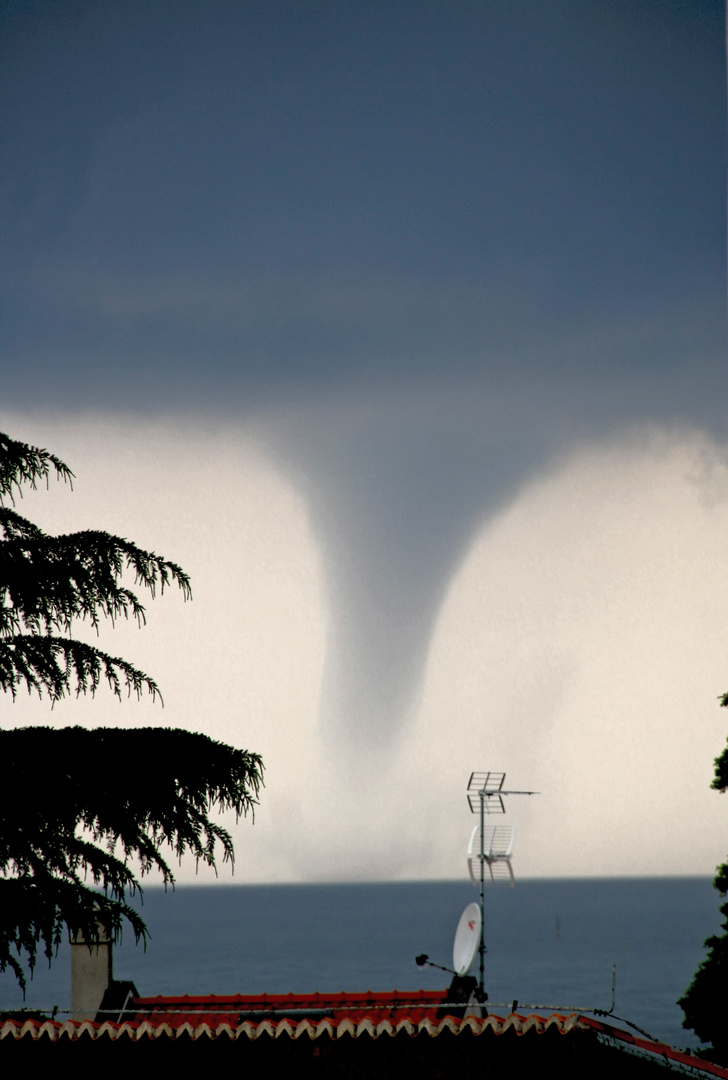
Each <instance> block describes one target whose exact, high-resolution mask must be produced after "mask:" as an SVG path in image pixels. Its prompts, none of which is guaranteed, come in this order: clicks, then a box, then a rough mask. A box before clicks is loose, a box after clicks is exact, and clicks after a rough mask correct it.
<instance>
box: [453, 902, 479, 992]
mask: <svg viewBox="0 0 728 1080" xmlns="http://www.w3.org/2000/svg"><path fill="white" fill-rule="evenodd" d="M480 926H481V919H480V904H468V906H467V907H466V908H465V911H464V912H463V913H462V915H461V916H460V922H459V923H458V928H457V930H456V931H455V941H454V943H453V947H452V966H453V968H454V970H455V974H456V975H467V973H468V972H469V971H470V965H471V964H472V962H473V960H474V959H475V954H476V952H477V951H478V946H479V945H480Z"/></svg>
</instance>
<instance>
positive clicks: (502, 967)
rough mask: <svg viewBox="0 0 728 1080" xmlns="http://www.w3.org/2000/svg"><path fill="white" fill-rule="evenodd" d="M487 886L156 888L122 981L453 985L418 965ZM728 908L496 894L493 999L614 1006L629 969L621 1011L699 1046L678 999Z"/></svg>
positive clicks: (617, 1009) (46, 1003)
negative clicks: (144, 932) (146, 934)
mask: <svg viewBox="0 0 728 1080" xmlns="http://www.w3.org/2000/svg"><path fill="white" fill-rule="evenodd" d="M477 897H478V893H477V891H476V890H474V889H473V888H472V886H471V885H470V884H469V883H466V882H450V881H439V882H433V881H428V882H401V883H384V884H345V885H335V884H327V885H318V884H317V885H217V886H189V885H185V886H179V887H178V888H177V889H176V890H175V891H168V892H165V891H164V890H163V889H160V888H152V887H149V888H147V889H145V891H144V903H143V906H142V908H141V911H142V914H143V917H144V919H145V921H146V922H147V925H148V927H149V930H150V935H151V936H150V938H149V941H148V944H147V948H146V950H144V949H143V948H142V947H141V946H135V945H134V940H133V935H132V934H131V932H130V931H129V932H127V934H126V935H125V937H124V940H123V942H122V944H121V945H120V946H117V947H116V949H115V952H114V976H115V977H116V978H117V979H131V980H133V982H134V983H135V984H136V987H137V989H138V990H139V992H140V993H141V994H142V995H145V996H152V995H155V994H174V995H177V994H191V995H204V994H233V993H241V994H258V993H288V992H291V991H293V992H298V993H307V992H312V991H315V990H319V991H340V990H347V991H361V990H393V989H397V990H400V991H407V990H416V989H420V988H422V989H435V988H442V989H444V988H445V987H447V985H448V982H449V977H448V975H447V973H446V972H443V971H440V970H438V969H436V968H433V967H425V968H418V967H417V966H416V964H415V956H416V955H418V954H421V953H427V954H429V957H430V960H432V961H434V962H435V963H438V964H442V965H444V966H446V967H449V966H451V965H452V940H453V936H454V932H455V928H456V926H457V922H458V919H459V917H460V914H461V911H462V909H463V908H464V907H465V905H466V904H468V903H470V902H471V901H473V900H476V899H477ZM718 903H719V897H718V894H717V893H716V892H715V891H714V890H713V889H712V887H711V882H710V879H708V878H628V879H615V878H609V879H603V880H596V879H589V880H573V879H569V880H531V881H529V880H520V881H519V882H518V884H517V886H516V888H515V889H510V888H507V887H505V888H504V887H498V888H495V889H491V890H487V891H486V900H485V912H486V945H487V954H486V958H485V988H486V990H487V992H488V995H489V1005H490V1007H491V1008H492V1011H494V1012H497V1013H503V1012H507V1011H509V1009H510V1006H511V1004H512V1003H513V1001H515V1000H517V1001H518V1002H519V1005H518V1008H519V1011H524V1010H525V1011H533V1008H534V1007H541V1008H544V1009H546V1010H547V1011H551V1010H553V1009H558V1010H563V1009H567V1010H569V1011H570V1010H572V1009H580V1010H586V1009H605V1010H606V1009H608V1008H609V1007H610V1003H611V980H612V966H613V965H616V994H615V1006H614V1015H615V1016H616V1017H619V1018H620V1019H619V1021H617V1020H615V1021H614V1022H615V1023H618V1026H625V1025H624V1021H629V1022H631V1023H632V1024H635V1025H637V1026H638V1027H640V1028H642V1029H643V1030H644V1031H646V1032H648V1033H649V1034H650V1035H652V1036H654V1037H655V1038H658V1039H661V1040H664V1041H666V1042H669V1043H671V1044H673V1045H676V1046H680V1047H686V1046H696V1045H697V1040H696V1039H695V1036H694V1035H693V1033H692V1032H688V1031H686V1030H685V1029H683V1028H682V1027H681V1022H682V1011H681V1010H680V1009H679V1007H678V1006H677V1005H676V1000H677V998H678V997H680V996H681V995H682V994H683V993H684V992H685V990H686V989H687V987H688V985H689V983H690V981H691V979H692V977H693V975H694V973H695V970H696V968H697V966H698V964H699V962H700V960H701V959H702V958H703V956H704V950H703V948H702V944H703V941H704V939H705V938H706V937H708V936H709V935H710V934H713V933H716V932H719V929H720V916H719V912H718ZM69 949H70V947H69V946H68V944H64V945H63V946H62V947H61V950H60V952H59V955H58V957H57V959H55V960H54V962H53V965H52V967H51V968H50V970H49V969H48V967H47V962H46V961H45V959H44V958H42V957H41V958H40V959H39V962H38V966H37V969H36V973H35V977H34V979H33V980H32V982H30V983H29V984H28V992H27V995H26V1000H25V1005H26V1006H27V1007H38V1008H44V1009H51V1008H52V1007H53V1006H58V1007H59V1009H60V1010H64V1009H68V1008H69V1007H70V958H69ZM477 963H478V962H477V958H476V962H475V964H474V973H475V974H476V975H477ZM22 1005H23V1000H22V995H21V994H20V991H19V990H18V987H17V984H16V982H15V978H14V976H13V975H12V974H11V973H8V972H6V973H5V974H4V975H0V1009H8V1008H19V1007H21V1006H22ZM62 1016H63V1012H62V1011H61V1012H60V1013H59V1018H61V1017H62Z"/></svg>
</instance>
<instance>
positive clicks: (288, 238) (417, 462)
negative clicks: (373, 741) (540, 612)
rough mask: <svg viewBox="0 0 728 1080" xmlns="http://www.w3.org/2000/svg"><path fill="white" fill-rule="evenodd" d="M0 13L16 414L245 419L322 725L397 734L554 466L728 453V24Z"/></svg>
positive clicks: (647, 14) (402, 8) (7, 377)
mask: <svg viewBox="0 0 728 1080" xmlns="http://www.w3.org/2000/svg"><path fill="white" fill-rule="evenodd" d="M3 19H4V33H3V35H2V39H3V46H2V48H3V56H2V57H1V58H0V59H2V69H3V72H4V74H3V82H4V88H3V95H2V96H3V100H4V102H5V105H4V117H5V139H4V144H5V150H4V157H3V163H2V164H3V168H2V172H3V175H4V177H5V181H4V185H5V186H4V198H3V204H4V211H3V214H4V216H3V221H4V233H5V252H6V256H5V272H4V285H5V293H6V298H7V300H6V315H5V331H4V340H5V346H4V355H3V359H2V374H3V390H4V399H5V402H6V404H8V405H10V404H12V405H15V406H24V407H28V406H31V407H44V406H46V407H47V406H51V407H53V408H64V409H71V408H79V407H87V408H89V407H90V408H99V409H105V410H115V409H121V408H126V409H132V410H135V411H140V412H151V413H153V412H159V411H164V410H168V409H171V410H184V411H189V410H190V409H198V410H201V411H205V412H208V413H209V412H223V413H226V414H232V415H233V416H241V417H246V418H251V417H255V418H256V423H257V424H258V425H259V429H260V430H261V431H262V432H263V436H262V437H264V438H266V439H267V440H268V442H269V445H270V446H271V449H272V452H273V453H274V454H275V455H276V456H277V457H278V459H279V460H281V461H283V462H284V463H285V464H286V467H287V468H288V469H289V470H290V471H291V472H293V473H294V475H296V477H297V479H298V482H299V483H300V485H301V486H302V488H303V490H305V491H306V493H307V495H308V497H309V500H310V505H311V507H312V512H313V515H314V519H315V521H316V523H317V525H318V528H319V531H320V535H321V537H322V540H323V544H324V547H325V550H326V553H327V556H328V559H329V570H330V575H329V580H330V587H331V594H332V601H333V603H334V604H335V605H336V607H337V609H338V611H339V613H340V615H341V619H340V624H339V630H338V632H337V634H335V635H334V637H335V644H334V645H333V646H332V655H331V662H330V669H331V672H332V674H331V675H330V683H331V687H332V689H331V695H330V696H331V701H332V702H333V704H331V705H330V709H331V710H332V712H333V714H339V713H341V714H345V713H351V712H352V710H353V709H354V706H353V705H352V702H355V701H356V700H364V697H363V694H362V693H361V690H362V688H363V686H364V685H365V684H367V685H370V684H375V685H378V686H379V687H380V689H381V700H382V702H383V704H382V715H381V717H379V719H378V720H377V721H376V724H375V726H376V727H378V729H379V730H380V731H382V730H384V729H385V728H386V727H387V725H388V724H390V723H391V722H392V721H393V720H394V716H395V714H396V713H397V712H398V711H399V709H400V708H401V707H402V706H403V703H404V702H405V701H406V699H407V696H408V694H409V693H410V691H411V689H412V686H413V685H414V683H415V682H416V678H417V674H418V671H419V667H420V664H421V660H422V656H423V654H424V650H425V649H426V645H427V640H428V636H429V632H430V627H431V623H432V619H433V617H434V613H435V611H436V609H437V605H438V603H439V600H440V598H441V596H442V591H443V589H444V587H445V585H446V583H447V580H448V575H449V574H450V572H451V570H452V568H453V565H454V564H455V563H456V561H457V559H458V558H459V557H460V556H461V555H462V552H463V550H464V548H465V546H466V544H467V542H468V540H469V538H470V537H471V536H472V534H473V532H474V530H475V529H476V528H477V526H478V525H479V524H480V523H481V522H482V521H483V520H484V518H485V517H486V516H487V514H488V513H492V511H493V510H494V508H495V507H497V506H499V505H502V504H503V503H504V502H505V501H507V499H508V498H509V497H513V495H514V493H515V492H516V491H517V490H518V487H519V485H520V484H522V483H523V482H524V481H525V479H526V478H527V477H528V476H529V475H532V473H533V471H534V470H536V469H538V468H540V467H543V465H544V463H545V462H548V461H550V460H552V459H553V455H555V454H557V453H558V452H559V451H560V450H561V448H563V446H564V445H566V444H568V443H569V442H573V441H574V440H578V439H584V438H588V437H590V436H599V435H602V434H604V433H606V432H609V431H619V430H620V429H622V428H624V427H625V426H628V425H631V424H634V423H637V422H641V421H645V420H647V421H651V422H669V423H673V422H681V423H687V424H693V425H697V426H700V427H707V428H710V429H711V430H712V431H713V432H718V433H721V434H723V433H724V420H725V408H724V405H723V402H724V398H725V395H724V386H723V354H724V340H725V329H724V322H725V320H724V311H723V309H724V286H725V282H724V235H725V234H724V217H725V213H724V171H725V160H724V157H725V155H724V151H723V149H722V147H723V145H724V130H725V104H724V102H725V94H724V34H723V7H722V4H719V3H694V4H690V5H684V4H679V3H677V2H675V3H671V2H669V0H664V2H662V3H660V4H659V5H655V4H652V3H639V2H637V3H631V4H622V3H611V2H606V0H605V2H601V3H592V4H589V5H585V4H583V3H577V2H561V3H553V4H548V5H540V4H533V3H525V2H524V3H508V4H506V3H502V4H496V3H494V4H487V5H485V4H482V3H475V2H448V3H429V2H423V0H417V2H396V0H394V2H391V3H388V4H386V5H384V4H375V3H364V2H361V3H347V4H342V3H334V2H323V0H322V2H319V3H312V4H311V3H306V4H303V3H295V2H285V3H277V2H275V0H271V2H267V3H252V2H251V3H233V2H229V3H228V2H218V3H215V4H211V5H208V4H187V5H179V4H173V3H154V2H148V0H145V2H144V3H131V2H130V3H126V4H124V5H116V6H115V5H97V4H85V3H77V4H76V3H69V4H66V5H46V4H35V3H22V2H17V3H6V4H5V5H4V7H3ZM342 672H344V675H343V676H342V674H341V673H342ZM342 678H343V679H344V683H345V685H343V688H342V687H339V682H340V681H341V679H342Z"/></svg>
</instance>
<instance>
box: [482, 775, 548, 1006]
mask: <svg viewBox="0 0 728 1080" xmlns="http://www.w3.org/2000/svg"><path fill="white" fill-rule="evenodd" d="M505 778H506V774H505V773H501V772H473V773H471V774H470V780H469V781H468V804H469V806H470V810H471V813H473V814H478V816H479V819H480V827H478V826H477V825H476V827H475V829H473V833H472V836H471V837H470V844H469V846H468V870H469V871H470V878H471V880H472V882H473V884H474V885H477V884H478V881H476V878H475V875H474V874H473V862H475V861H477V862H478V863H479V868H478V869H479V874H478V878H479V884H480V946H479V948H478V953H479V954H480V978H479V980H478V986H479V989H480V996H481V1000H482V1001H485V1000H486V998H485V953H486V948H485V868H486V865H487V867H488V872H489V874H490V878H491V881H493V882H494V883H495V881H496V880H497V878H496V871H497V870H498V869H499V868H500V867H503V869H506V870H507V873H508V877H509V879H510V884H511V885H513V884H514V879H513V869H512V867H511V852H512V850H513V837H514V834H515V829H514V828H513V826H511V827H507V826H494V827H493V828H492V829H491V830H490V832H489V834H488V837H487V840H486V832H485V815H486V814H505V812H506V807H505V803H504V802H503V797H504V796H505V795H538V792H537V791H505V790H504V789H503V783H504V781H505ZM478 834H479V836H478Z"/></svg>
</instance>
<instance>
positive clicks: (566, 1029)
mask: <svg viewBox="0 0 728 1080" xmlns="http://www.w3.org/2000/svg"><path fill="white" fill-rule="evenodd" d="M465 1011H467V1010H466V1009H465V1008H464V1007H463V1006H462V1005H459V1006H458V1005H455V1006H452V1007H451V1006H449V1005H448V1003H447V991H439V992H432V991H425V990H415V991H410V992H400V991H396V990H394V991H390V992H388V993H379V992H378V993H374V992H370V991H366V992H364V993H358V994H357V993H338V994H320V993H315V994H259V995H254V996H252V995H243V994H234V995H228V996H217V995H214V994H213V995H208V996H204V997H190V996H188V995H185V996H183V997H162V996H158V997H140V996H133V997H130V998H129V999H128V1001H127V1003H126V1005H125V1007H124V1012H123V1014H122V1015H120V1016H119V1015H118V1014H117V1017H115V1019H114V1020H97V1021H95V1022H92V1021H88V1020H86V1021H83V1022H79V1021H73V1020H65V1021H61V1020H55V1019H42V1018H39V1017H31V1018H28V1019H24V1018H22V1017H21V1016H16V1017H14V1018H9V1019H7V1020H5V1021H3V1022H2V1023H0V1040H4V1039H7V1038H9V1039H10V1040H11V1041H13V1040H20V1039H25V1038H29V1039H31V1040H32V1041H33V1042H39V1041H51V1042H55V1041H58V1040H60V1041H63V1042H68V1041H71V1042H73V1041H78V1040H80V1041H84V1042H87V1041H89V1040H93V1041H94V1042H108V1041H112V1042H116V1041H117V1040H121V1041H122V1042H124V1043H128V1042H140V1041H144V1042H147V1041H152V1040H174V1041H177V1040H178V1039H185V1040H188V1039H191V1040H193V1041H197V1040H199V1039H202V1040H203V1041H207V1040H210V1039H223V1041H228V1042H229V1041H238V1040H242V1041H246V1040H247V1041H251V1042H252V1041H257V1040H260V1039H262V1040H263V1041H264V1042H269V1041H270V1040H273V1039H275V1040H277V1039H283V1040H284V1041H286V1042H289V1041H291V1040H299V1039H303V1040H304V1041H310V1040H316V1039H319V1038H322V1037H323V1038H325V1040H326V1041H327V1042H328V1041H330V1040H331V1041H334V1040H339V1039H344V1040H345V1041H349V1040H350V1039H351V1038H352V1037H353V1038H362V1037H364V1038H366V1039H367V1041H369V1040H372V1039H378V1038H380V1037H381V1036H383V1035H387V1036H400V1037H406V1036H410V1037H413V1036H417V1035H425V1034H426V1035H428V1036H437V1035H441V1034H445V1033H448V1034H449V1035H451V1036H452V1035H455V1036H457V1035H463V1034H465V1033H468V1034H469V1036H470V1037H472V1036H486V1038H492V1037H494V1036H510V1037H511V1038H512V1037H513V1036H529V1039H527V1040H526V1041H531V1040H532V1039H533V1038H534V1037H535V1036H538V1035H547V1036H549V1037H550V1038H551V1039H553V1037H554V1036H561V1035H563V1036H566V1035H569V1034H576V1033H580V1034H581V1035H582V1036H583V1035H591V1037H592V1039H596V1040H598V1041H599V1042H601V1043H604V1044H605V1045H607V1046H611V1047H613V1048H615V1049H617V1048H618V1049H621V1050H626V1051H627V1052H629V1053H631V1054H637V1055H638V1056H640V1057H642V1058H646V1059H648V1060H652V1061H653V1062H655V1063H658V1064H665V1065H671V1066H672V1067H673V1068H678V1070H680V1071H685V1072H688V1073H691V1074H693V1075H702V1076H714V1077H721V1078H725V1080H728V1069H725V1068H721V1067H720V1066H718V1065H714V1064H712V1063H711V1062H708V1061H704V1060H703V1059H700V1058H696V1057H694V1056H693V1055H691V1054H687V1053H683V1052H682V1051H680V1050H677V1049H675V1048H674V1047H671V1046H668V1045H667V1044H665V1043H660V1042H657V1041H655V1040H652V1039H649V1038H647V1037H643V1036H639V1035H633V1034H631V1033H630V1032H628V1031H625V1030H624V1029H622V1028H617V1027H614V1026H613V1025H612V1024H609V1023H607V1022H606V1021H604V1020H601V1019H596V1018H595V1017H592V1016H587V1015H584V1014H582V1013H578V1012H573V1013H552V1014H551V1015H549V1016H539V1015H535V1014H528V1015H524V1014H521V1013H516V1012H512V1013H510V1014H508V1015H507V1016H496V1015H493V1014H490V1015H488V1016H486V1017H483V1018H480V1017H478V1016H473V1015H468V1016H464V1015H462V1014H463V1013H464V1012H465ZM506 1041H508V1040H506ZM519 1041H520V1040H519ZM549 1041H550V1040H549V1038H547V1039H546V1042H549ZM559 1041H560V1040H559ZM499 1042H500V1040H499Z"/></svg>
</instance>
